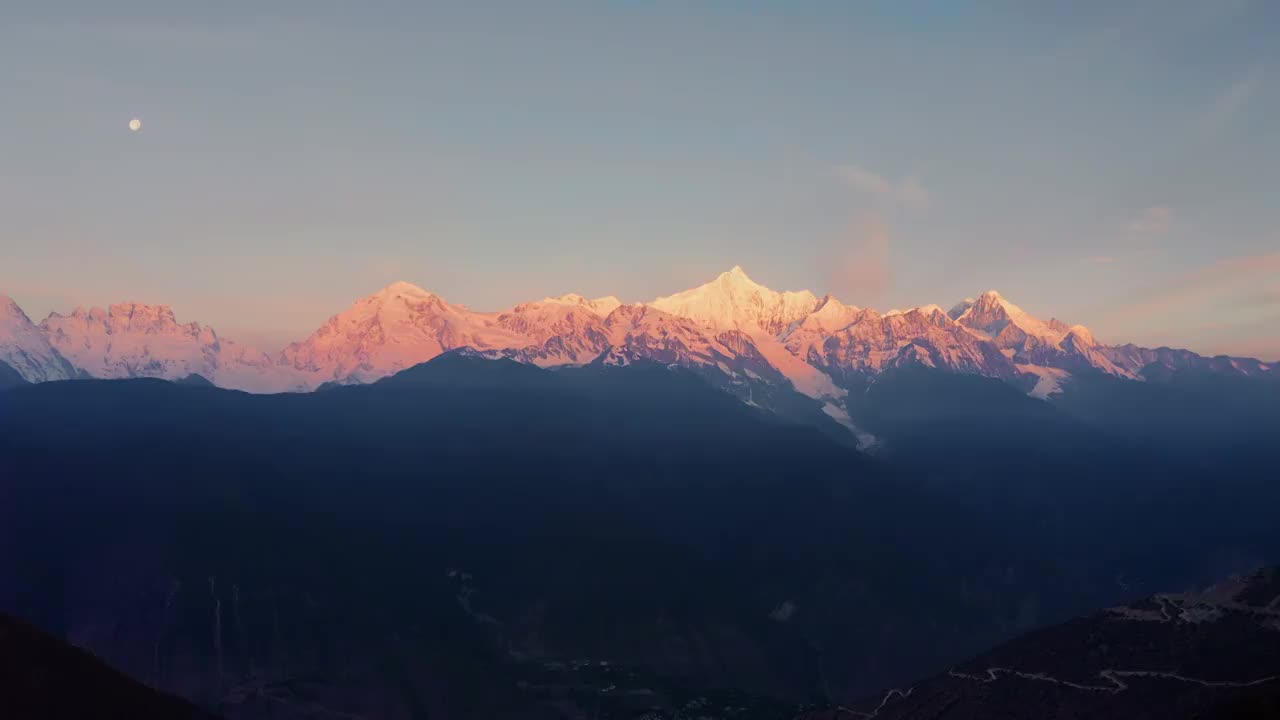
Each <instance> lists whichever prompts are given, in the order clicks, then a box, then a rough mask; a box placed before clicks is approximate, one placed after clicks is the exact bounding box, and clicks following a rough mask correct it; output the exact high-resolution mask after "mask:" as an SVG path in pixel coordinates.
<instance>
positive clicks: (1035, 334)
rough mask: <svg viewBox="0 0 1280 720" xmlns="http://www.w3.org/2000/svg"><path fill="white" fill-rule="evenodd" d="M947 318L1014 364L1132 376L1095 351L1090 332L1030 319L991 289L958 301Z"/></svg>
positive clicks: (1030, 317) (1048, 321)
mask: <svg viewBox="0 0 1280 720" xmlns="http://www.w3.org/2000/svg"><path fill="white" fill-rule="evenodd" d="M949 315H950V316H951V317H952V318H954V319H955V321H956V322H957V323H959V324H960V325H962V326H964V327H965V328H967V329H968V330H969V331H970V332H972V333H973V334H974V335H976V336H978V337H980V338H982V339H984V340H989V341H991V342H992V343H993V344H995V346H996V347H998V348H1000V349H1001V350H1002V351H1004V352H1005V354H1006V355H1008V356H1009V357H1010V358H1011V359H1013V360H1014V362H1016V363H1019V364H1023V365H1028V366H1037V367H1052V368H1059V369H1063V370H1082V369H1088V368H1091V369H1094V370H1099V371H1101V372H1104V373H1107V374H1109V375H1117V376H1121V377H1132V373H1131V372H1130V371H1128V370H1126V369H1124V368H1122V367H1119V366H1117V365H1116V364H1115V363H1113V362H1112V361H1111V360H1110V359H1109V358H1108V357H1106V356H1105V355H1103V354H1102V353H1101V352H1099V351H1098V350H1097V349H1096V347H1095V345H1096V343H1095V342H1094V339H1093V333H1091V332H1090V331H1089V329H1088V328H1086V327H1084V326H1083V325H1074V326H1070V327H1069V326H1067V325H1066V323H1063V322H1061V321H1059V320H1057V319H1053V318H1051V319H1049V320H1047V321H1045V320H1041V319H1039V318H1037V317H1034V316H1033V315H1031V314H1030V313H1028V312H1026V311H1025V310H1023V309H1022V308H1020V307H1018V306H1017V305H1014V304H1013V303H1011V302H1009V301H1008V300H1006V299H1004V297H1002V296H1001V295H1000V293H998V292H996V291H995V290H989V291H987V292H985V293H983V294H982V295H981V296H980V297H978V299H977V300H969V299H966V300H965V301H963V302H961V303H960V304H958V305H956V306H955V307H953V308H952V309H951V312H950V313H949Z"/></svg>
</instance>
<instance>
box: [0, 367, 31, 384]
mask: <svg viewBox="0 0 1280 720" xmlns="http://www.w3.org/2000/svg"><path fill="white" fill-rule="evenodd" d="M26 384H27V381H26V380H25V379H24V378H23V377H22V375H20V374H19V373H18V371H17V370H14V369H13V368H12V367H10V366H9V365H8V364H7V363H3V362H0V390H4V389H6V388H11V387H19V386H21V385H26Z"/></svg>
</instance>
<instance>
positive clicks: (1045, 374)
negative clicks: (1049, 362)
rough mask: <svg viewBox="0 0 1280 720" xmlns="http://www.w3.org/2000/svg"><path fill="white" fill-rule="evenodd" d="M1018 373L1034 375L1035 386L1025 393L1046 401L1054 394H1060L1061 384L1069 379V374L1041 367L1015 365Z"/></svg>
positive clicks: (1064, 371) (1060, 370)
mask: <svg viewBox="0 0 1280 720" xmlns="http://www.w3.org/2000/svg"><path fill="white" fill-rule="evenodd" d="M1015 367H1017V368H1018V370H1019V371H1020V372H1024V373H1029V374H1031V375H1035V376H1036V377H1037V378H1038V379H1037V380H1036V386H1035V387H1033V388H1031V392H1029V393H1027V394H1028V395H1030V396H1031V397H1034V398H1040V399H1041V400H1048V399H1049V396H1050V395H1052V394H1054V393H1059V392H1062V383H1063V381H1064V380H1066V379H1067V378H1069V377H1071V373H1069V372H1067V371H1066V370H1062V369H1060V368H1053V367H1045V366H1043V365H1016V366H1015Z"/></svg>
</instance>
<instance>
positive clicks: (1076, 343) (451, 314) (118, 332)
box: [0, 267, 1273, 424]
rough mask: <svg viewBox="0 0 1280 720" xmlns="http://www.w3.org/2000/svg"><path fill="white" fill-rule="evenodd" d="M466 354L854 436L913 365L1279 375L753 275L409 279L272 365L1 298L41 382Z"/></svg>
mask: <svg viewBox="0 0 1280 720" xmlns="http://www.w3.org/2000/svg"><path fill="white" fill-rule="evenodd" d="M463 348H469V349H472V350H474V351H476V352H478V353H479V354H481V355H483V356H485V357H506V358H511V359H514V360H518V361H520V362H524V363H529V364H534V365H538V366H541V367H556V366H562V365H587V364H590V363H601V364H627V363H630V362H633V361H635V360H638V359H643V360H649V361H654V362H659V363H663V364H667V365H677V366H682V367H686V368H691V369H694V370H696V371H698V372H700V373H702V374H703V375H704V376H706V377H707V378H709V379H710V380H711V381H712V382H713V383H714V384H716V385H718V386H720V387H723V388H724V389H726V390H728V391H730V392H733V393H735V394H737V395H739V396H741V397H742V398H743V399H744V400H746V401H748V402H752V403H755V404H761V403H760V402H759V401H760V398H761V397H769V396H770V393H773V391H769V392H764V388H766V387H769V388H784V389H787V390H788V391H789V390H795V391H797V392H798V393H800V394H801V395H807V396H808V397H809V398H811V399H812V400H816V401H817V402H816V404H814V407H821V408H822V411H823V412H825V413H826V414H827V415H829V416H830V417H832V418H834V419H836V420H838V421H839V422H842V423H845V424H849V423H848V414H847V413H846V411H845V410H846V408H845V402H846V396H847V395H848V391H849V390H850V389H851V388H854V387H860V386H862V385H864V384H865V383H867V382H872V381H874V379H875V377H876V376H877V375H879V374H880V373H882V372H884V371H886V370H890V369H893V368H899V367H904V366H912V365H916V366H927V367H933V368H937V369H941V370H945V371H948V372H955V373H966V374H975V375H982V376H986V377H992V378H999V379H1003V380H1007V381H1010V382H1013V383H1015V384H1017V385H1019V386H1020V387H1023V388H1025V389H1027V390H1028V391H1029V392H1030V394H1031V395H1033V396H1036V397H1042V398H1050V397H1052V396H1054V395H1055V394H1057V393H1060V392H1063V391H1064V389H1065V388H1066V387H1068V386H1069V385H1070V383H1071V382H1072V381H1073V378H1075V377H1077V376H1080V375H1082V374H1097V373H1101V374H1103V375H1110V376H1113V377H1117V378H1125V379H1132V380H1135V381H1147V380H1157V381H1158V380H1161V379H1164V378H1166V377H1169V376H1170V375H1172V374H1174V373H1179V372H1210V373H1217V374H1231V375H1240V376H1262V375H1265V374H1269V373H1271V372H1273V370H1272V367H1271V366H1270V365H1268V364H1266V363H1262V362H1259V361H1257V360H1252V359H1247V358H1229V357H1216V358H1207V357H1203V356H1200V355H1197V354H1195V353H1193V352H1190V351H1187V350H1172V349H1169V348H1158V349H1150V348H1142V347H1137V346H1134V345H1118V346H1108V345H1103V344H1101V343H1098V342H1097V340H1095V338H1094V337H1093V334H1092V333H1091V332H1090V331H1089V330H1088V328H1085V327H1084V326H1081V325H1067V324H1066V323H1063V322H1060V321H1058V320H1056V319H1050V320H1041V319H1040V318H1037V317H1035V316H1033V315H1031V314H1030V313H1028V312H1026V311H1025V310H1023V309H1022V308H1020V307H1018V306H1017V305H1015V304H1014V303H1012V302H1010V301H1009V300H1007V299H1005V298H1004V297H1003V296H1001V295H1000V293H998V292H995V291H989V292H986V293H983V294H982V295H980V296H978V297H977V298H976V299H969V300H965V301H963V302H961V303H959V304H958V305H956V306H955V307H953V308H952V309H951V310H950V311H949V312H944V311H943V310H942V308H940V307H939V306H937V305H925V306H921V307H917V308H911V309H909V310H891V311H889V312H886V313H883V314H881V313H879V312H877V311H875V310H872V309H869V308H859V307H855V306H851V305H845V304H843V303H841V302H840V301H839V300H837V299H836V298H834V297H831V296H829V295H828V296H826V297H823V298H822V299H818V298H817V297H816V296H815V295H814V294H813V293H810V292H808V291H800V292H776V291H774V290H771V289H769V288H767V287H765V286H763V285H760V284H758V283H756V282H755V281H754V280H752V279H751V278H750V277H748V276H747V274H746V272H745V271H743V269H742V268H741V267H734V268H733V269H731V270H729V271H728V272H725V273H721V274H720V275H719V276H718V277H716V278H715V279H714V280H712V281H711V282H709V283H706V284H704V285H701V286H699V287H696V288H693V289H691V290H686V291H684V292H679V293H676V294H674V295H669V296H666V297H661V298H658V299H656V300H654V301H652V302H649V303H645V304H626V303H623V302H622V301H621V300H619V299H618V298H616V297H612V296H607V297H601V298H596V299H588V298H586V297H583V296H582V295H577V294H568V295H562V296H559V297H547V298H543V299H542V300H537V301H533V302H527V303H523V304H520V305H517V306H515V307H513V308H511V309H509V310H506V311H504V312H478V311H475V310H472V309H470V308H468V307H466V306H464V305H456V304H452V303H449V302H448V301H446V300H445V299H444V298H441V297H440V296H438V295H436V294H434V293H431V292H429V291H427V290H424V289H422V288H419V287H417V286H414V285H412V284H409V283H406V282H397V283H393V284H392V285H389V286H387V287H385V288H383V289H382V290H379V291H378V292H376V293H374V294H372V295H370V296H368V297H365V298H363V299H361V300H358V301H356V302H355V303H354V304H353V305H352V306H351V307H350V308H348V309H347V310H345V311H343V312H341V313H339V314H337V315H334V316H333V317H332V318H330V319H329V320H328V321H327V322H326V323H325V324H324V325H323V326H321V327H320V328H319V329H317V330H316V331H315V332H314V333H312V334H311V335H310V336H309V337H307V338H305V339H304V340H301V341H299V342H295V343H293V344H291V345H289V346H288V347H287V348H285V349H284V350H283V351H282V352H280V353H279V354H278V355H277V356H274V357H271V356H268V355H266V354H264V353H261V352H259V351H256V350H253V349H252V348H249V347H245V346H241V345H238V344H236V343H234V342H232V341H230V340H227V339H226V338H222V337H220V336H219V335H218V334H217V333H216V332H215V331H214V330H213V329H212V328H209V327H205V326H201V325H200V324H198V323H194V322H190V323H179V322H177V320H176V319H175V317H174V313H173V311H172V310H170V309H169V308H168V307H167V306H163V305H159V306H152V305H141V304H137V303H123V304H118V305H112V306H110V307H109V308H108V309H106V310H102V309H97V308H94V309H89V310H85V309H77V310H76V311H74V312H72V313H71V314H69V315H60V314H57V313H54V314H51V315H50V316H49V317H48V318H47V319H45V320H44V321H43V322H41V323H40V324H39V325H35V324H33V323H32V322H31V321H30V319H28V318H27V316H26V314H25V313H23V312H22V310H21V309H20V308H18V306H17V305H16V304H15V303H14V302H13V301H12V300H9V299H8V298H3V297H0V362H4V363H6V364H7V365H9V366H11V367H12V368H13V369H14V370H16V371H17V373H18V374H20V375H21V376H22V377H23V378H24V379H25V380H28V381H32V382H41V381H45V380H58V379H66V378H72V377H76V376H78V375H81V374H83V375H88V376H92V377H99V378H127V377H161V378H167V379H170V380H179V379H182V378H187V377H189V376H191V375H199V376H202V377H204V378H206V379H208V380H210V381H211V382H213V383H215V384H217V385H219V386H222V387H228V388H236V389H243V390H249V391H253V392H280V391H293V390H311V389H315V388H316V387H319V386H320V385H322V384H324V383H330V382H336V383H367V382H372V381H375V380H378V379H379V378H382V377H386V376H388V375H392V374H394V373H397V372H399V371H401V370H404V369H407V368H409V367H412V366H414V365H417V364H419V363H422V362H426V361H428V360H431V359H432V358H435V357H436V356H438V355H440V354H442V353H445V352H448V351H451V350H458V349H463ZM772 397H774V398H775V399H776V398H777V397H778V396H777V395H776V393H773V394H772ZM766 402H767V401H766ZM805 402H811V401H805Z"/></svg>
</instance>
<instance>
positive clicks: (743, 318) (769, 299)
mask: <svg viewBox="0 0 1280 720" xmlns="http://www.w3.org/2000/svg"><path fill="white" fill-rule="evenodd" d="M649 305H650V306H652V307H656V308H658V309H659V310H663V311H666V312H669V313H671V314H672V315H678V316H680V317H686V318H689V319H691V320H696V321H698V322H701V323H704V324H706V325H710V326H711V327H715V328H722V329H733V330H742V331H756V330H762V331H764V332H767V333H769V334H770V335H774V336H777V335H778V334H780V333H782V332H783V331H784V330H786V329H787V327H788V326H789V325H791V323H793V322H795V321H797V320H800V319H801V318H803V317H804V316H806V315H808V314H809V313H811V312H813V310H814V308H816V307H817V306H818V298H817V297H815V296H814V294H813V293H811V292H809V291H808V290H802V291H799V292H777V291H774V290H770V289H769V288H767V287H764V286H763V285H759V284H757V283H756V282H755V281H754V280H752V279H751V278H749V277H747V274H746V273H745V272H744V271H743V270H742V268H741V267H739V266H734V268H733V269H731V270H729V271H728V272H724V273H721V274H720V276H719V277H717V278H716V279H715V280H712V281H711V282H709V283H707V284H705V285H700V286H698V287H696V288H693V289H692V290H685V291H684V292H679V293H676V294H675V295H669V296H667V297H660V298H658V299H656V300H654V301H653V302H650V303H649Z"/></svg>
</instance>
